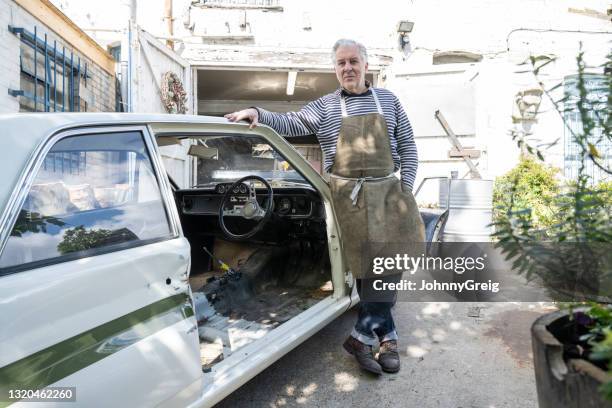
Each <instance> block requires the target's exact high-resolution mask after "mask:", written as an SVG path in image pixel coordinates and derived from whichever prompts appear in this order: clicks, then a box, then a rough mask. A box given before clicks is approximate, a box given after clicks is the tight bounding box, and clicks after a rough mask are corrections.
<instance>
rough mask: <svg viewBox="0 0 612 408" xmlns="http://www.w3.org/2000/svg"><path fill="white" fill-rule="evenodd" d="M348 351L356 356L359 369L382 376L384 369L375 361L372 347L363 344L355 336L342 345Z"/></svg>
mask: <svg viewBox="0 0 612 408" xmlns="http://www.w3.org/2000/svg"><path fill="white" fill-rule="evenodd" d="M342 347H344V349H345V350H346V351H348V352H349V353H350V354H352V355H354V356H355V359H357V362H358V363H359V367H361V368H363V369H364V370H366V371H369V372H370V373H373V374H376V375H381V374H382V368H381V367H380V364H378V363H377V362H376V360H375V359H374V353H372V346H368V345H367V344H363V343H362V342H360V341H359V340H357V339H356V338H354V337H353V336H349V338H348V339H346V341H345V342H344V344H343V345H342Z"/></svg>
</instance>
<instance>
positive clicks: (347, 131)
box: [225, 39, 425, 375]
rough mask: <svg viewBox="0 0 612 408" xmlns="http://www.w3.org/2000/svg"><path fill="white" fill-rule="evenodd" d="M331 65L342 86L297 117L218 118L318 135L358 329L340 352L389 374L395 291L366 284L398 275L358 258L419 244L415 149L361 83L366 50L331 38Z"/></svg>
mask: <svg viewBox="0 0 612 408" xmlns="http://www.w3.org/2000/svg"><path fill="white" fill-rule="evenodd" d="M332 59H333V63H334V69H335V71H336V77H337V78H338V82H339V83H340V86H341V87H340V89H338V90H337V91H336V92H334V93H331V94H328V95H325V96H323V97H321V98H319V99H317V100H316V101H313V102H311V103H309V104H308V105H306V106H305V107H304V108H303V109H302V110H300V111H299V112H289V113H272V112H268V111H266V110H264V109H261V108H250V109H245V110H242V111H239V112H234V113H230V114H227V115H225V117H226V118H227V119H229V120H230V121H233V122H235V121H240V120H245V119H246V120H248V121H249V122H250V123H251V128H253V127H255V126H257V124H258V123H263V124H265V125H268V126H270V127H271V128H273V129H275V130H276V131H277V132H278V133H280V134H282V135H285V136H299V135H309V134H315V135H317V138H318V139H319V143H320V145H321V149H322V150H323V153H324V157H325V162H324V167H325V170H326V171H327V172H328V173H330V183H331V191H332V199H333V204H334V209H335V213H336V216H337V218H338V222H339V224H340V230H341V231H340V232H341V234H342V235H341V237H342V242H343V244H344V249H345V258H346V261H347V263H348V266H349V270H350V271H351V273H352V274H353V276H354V277H355V278H356V279H357V282H356V285H357V291H358V293H359V295H360V298H361V303H360V310H359V317H358V319H357V323H356V325H355V328H354V329H353V331H352V333H351V335H350V336H349V338H348V339H347V340H346V341H345V342H344V344H343V346H344V348H345V349H346V350H347V351H348V352H349V353H351V354H352V355H354V356H355V358H356V359H357V362H358V363H359V365H360V367H362V368H363V369H365V370H367V371H369V372H371V373H374V374H377V375H380V374H381V373H382V371H386V372H392V373H394V372H397V371H399V368H400V361H399V354H398V351H397V339H398V336H397V332H396V329H395V323H394V321H393V317H392V315H391V307H392V306H393V304H394V302H395V297H396V291H390V290H387V291H382V292H380V291H373V290H372V284H373V282H374V280H375V279H378V280H383V281H384V282H397V281H399V279H400V278H401V275H398V274H386V275H385V274H383V275H378V276H375V277H374V276H373V275H368V276H366V271H369V269H368V268H369V267H370V266H371V259H365V262H363V264H362V261H363V260H364V259H362V254H363V253H364V248H365V249H367V250H370V249H372V247H375V246H377V248H381V247H385V246H386V247H389V246H390V245H389V244H392V243H395V244H397V243H401V242H414V243H422V242H424V240H425V238H424V229H423V222H422V220H421V217H420V215H419V212H418V209H417V206H416V202H415V200H414V197H413V196H412V193H411V191H412V186H413V183H414V180H415V176H416V171H417V164H418V162H417V150H416V145H415V143H414V137H413V134H412V128H411V126H410V122H409V121H408V117H407V116H406V113H405V112H404V109H403V108H402V106H401V104H400V102H399V100H398V99H397V97H396V96H395V95H394V94H393V93H391V92H390V91H388V90H386V89H380V88H377V89H375V88H373V87H372V86H371V85H370V84H369V83H368V82H367V81H366V80H365V75H366V72H367V69H368V61H367V51H366V48H365V47H364V46H363V45H362V44H360V43H358V42H356V41H353V40H346V39H342V40H338V41H337V42H336V43H335V44H334V46H333V49H332ZM397 170H401V182H400V180H398V179H397V177H395V175H394V172H395V171H397ZM374 251H376V250H374ZM366 252H367V253H371V252H368V251H366ZM415 255H417V256H418V255H419V254H415ZM370 272H371V271H370ZM374 278H375V279H374ZM377 341H379V342H380V352H379V353H378V357H377V358H374V355H373V352H372V346H373V345H375V344H376V342H377Z"/></svg>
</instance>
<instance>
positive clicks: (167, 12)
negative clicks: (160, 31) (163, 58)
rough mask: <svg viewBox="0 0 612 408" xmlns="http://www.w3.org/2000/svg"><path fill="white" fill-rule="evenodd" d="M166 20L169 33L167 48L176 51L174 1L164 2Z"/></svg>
mask: <svg viewBox="0 0 612 408" xmlns="http://www.w3.org/2000/svg"><path fill="white" fill-rule="evenodd" d="M164 20H166V29H167V31H168V39H167V40H166V46H168V48H170V49H171V50H174V41H173V40H172V37H174V29H173V27H172V26H173V18H172V0H164Z"/></svg>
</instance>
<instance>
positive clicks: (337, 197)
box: [330, 88, 425, 279]
mask: <svg viewBox="0 0 612 408" xmlns="http://www.w3.org/2000/svg"><path fill="white" fill-rule="evenodd" d="M370 89H371V91H372V96H373V97H374V101H375V102H376V107H377V110H378V113H368V114H363V115H353V116H348V114H347V110H346V102H345V99H344V96H341V99H340V103H341V108H342V125H341V127H340V132H339V134H338V140H337V142H336V157H335V160H334V164H333V166H332V168H331V174H330V176H331V177H330V183H331V193H332V201H333V205H334V209H335V211H336V217H337V219H338V223H339V224H340V233H341V237H342V245H343V249H344V255H345V261H346V263H347V265H348V269H349V270H350V271H351V273H352V275H353V277H354V278H356V279H363V278H365V277H366V276H367V277H372V276H382V275H385V274H387V275H388V274H393V273H394V272H384V273H383V274H381V275H373V274H372V268H371V266H372V265H371V259H372V258H373V257H374V256H395V254H396V253H398V250H399V251H400V253H401V254H404V253H406V254H408V256H414V257H420V256H422V254H424V251H425V245H424V242H425V230H424V226H423V220H422V219H421V215H420V213H419V210H418V207H417V204H416V201H415V199H414V196H413V195H412V192H410V191H404V190H403V186H402V183H401V182H400V180H399V179H398V178H397V177H396V176H395V175H394V174H393V170H394V163H393V156H392V154H391V141H390V139H389V134H388V132H387V123H386V120H385V117H384V115H383V110H382V108H381V106H380V102H379V100H378V97H377V95H376V93H375V91H374V89H373V88H370ZM389 244H392V245H389ZM385 251H386V252H389V253H385ZM366 253H367V255H366V256H364V254H366ZM364 262H367V263H368V264H367V265H365V264H364V265H362V264H363V263H364ZM366 271H367V275H366ZM395 273H397V272H395Z"/></svg>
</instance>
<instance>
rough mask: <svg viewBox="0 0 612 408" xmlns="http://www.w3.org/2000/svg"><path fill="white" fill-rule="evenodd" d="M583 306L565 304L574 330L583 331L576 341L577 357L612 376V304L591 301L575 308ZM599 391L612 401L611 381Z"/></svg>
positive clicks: (579, 305) (579, 304)
mask: <svg viewBox="0 0 612 408" xmlns="http://www.w3.org/2000/svg"><path fill="white" fill-rule="evenodd" d="M584 306H585V304H582V303H570V304H569V305H567V306H566V307H567V308H568V309H569V316H570V321H571V322H572V324H573V325H574V326H575V331H576V332H578V333H583V334H581V335H580V336H579V337H578V341H577V342H578V343H580V345H581V347H579V348H578V347H577V348H576V349H577V350H578V351H577V354H578V357H581V358H584V359H587V360H590V361H592V362H594V363H595V364H598V365H600V366H601V367H602V368H603V369H604V370H607V372H608V375H609V376H610V377H612V305H609V304H608V305H603V304H598V303H593V302H591V303H588V304H587V306H588V307H587V308H586V309H579V310H575V309H577V308H583V307H584ZM600 391H601V392H602V394H603V396H604V398H606V399H607V400H610V401H612V381H608V382H607V383H604V384H602V385H601V387H600Z"/></svg>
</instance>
